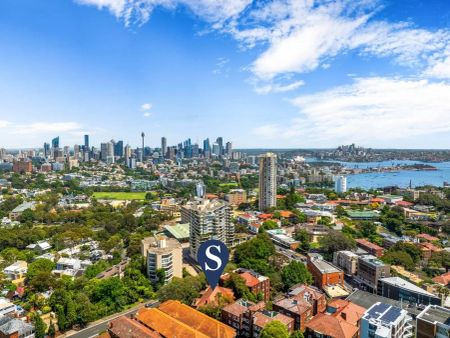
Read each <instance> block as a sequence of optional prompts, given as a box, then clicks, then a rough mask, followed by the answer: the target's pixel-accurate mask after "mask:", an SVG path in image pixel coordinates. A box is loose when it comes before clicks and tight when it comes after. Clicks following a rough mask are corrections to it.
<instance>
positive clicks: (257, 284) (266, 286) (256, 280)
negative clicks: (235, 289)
mask: <svg viewBox="0 0 450 338" xmlns="http://www.w3.org/2000/svg"><path fill="white" fill-rule="evenodd" d="M233 272H234V273H237V274H238V275H239V276H241V277H242V278H243V279H244V280H245V285H246V286H247V287H248V288H249V289H250V291H251V292H252V293H253V294H255V295H258V294H259V293H261V294H262V295H263V299H264V301H266V302H267V301H268V300H269V299H270V279H269V278H268V277H266V276H263V275H261V274H259V273H257V272H255V271H253V270H248V269H242V268H239V269H237V270H234V271H233ZM229 276H230V275H229V274H228V273H226V274H224V275H222V276H221V277H220V284H221V285H222V286H223V285H224V283H225V282H226V280H227V279H228V278H229Z"/></svg>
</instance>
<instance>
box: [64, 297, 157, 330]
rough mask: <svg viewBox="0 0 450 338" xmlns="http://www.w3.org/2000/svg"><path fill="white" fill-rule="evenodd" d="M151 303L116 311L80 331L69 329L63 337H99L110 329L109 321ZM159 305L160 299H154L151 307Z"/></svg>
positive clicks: (130, 313)
mask: <svg viewBox="0 0 450 338" xmlns="http://www.w3.org/2000/svg"><path fill="white" fill-rule="evenodd" d="M148 303H151V301H150V302H146V303H142V304H139V305H136V306H135V307H132V308H131V309H128V310H125V311H123V312H120V313H115V314H113V315H111V316H109V317H106V318H102V319H100V320H98V321H96V322H93V323H91V324H89V325H88V326H87V327H86V328H84V329H82V330H80V331H74V330H72V331H69V332H66V333H65V334H64V335H62V336H61V337H72V338H91V337H97V336H98V335H99V334H100V333H101V332H104V331H106V330H107V329H108V323H109V322H110V321H111V320H113V319H115V318H118V317H121V316H124V315H125V316H131V315H135V314H136V313H137V312H138V311H139V310H140V309H142V308H143V307H145V304H148ZM158 305H159V302H158V301H154V303H152V304H151V306H150V307H157V306H158Z"/></svg>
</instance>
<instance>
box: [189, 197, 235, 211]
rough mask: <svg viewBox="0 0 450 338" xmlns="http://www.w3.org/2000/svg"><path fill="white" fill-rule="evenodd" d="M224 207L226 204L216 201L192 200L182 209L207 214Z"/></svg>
mask: <svg viewBox="0 0 450 338" xmlns="http://www.w3.org/2000/svg"><path fill="white" fill-rule="evenodd" d="M225 205H227V204H226V203H225V202H224V201H221V200H218V199H203V198H195V199H194V200H192V201H189V202H188V203H186V205H184V206H183V207H182V208H183V209H186V210H192V211H197V212H208V211H214V210H216V209H219V208H221V207H223V206H225Z"/></svg>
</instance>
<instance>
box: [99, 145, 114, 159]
mask: <svg viewBox="0 0 450 338" xmlns="http://www.w3.org/2000/svg"><path fill="white" fill-rule="evenodd" d="M100 159H101V160H102V161H103V162H108V163H114V145H113V143H112V142H106V143H101V144H100Z"/></svg>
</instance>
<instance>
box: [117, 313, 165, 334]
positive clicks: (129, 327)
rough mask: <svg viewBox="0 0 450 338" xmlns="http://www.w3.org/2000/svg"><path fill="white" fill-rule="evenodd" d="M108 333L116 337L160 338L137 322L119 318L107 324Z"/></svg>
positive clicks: (122, 317)
mask: <svg viewBox="0 0 450 338" xmlns="http://www.w3.org/2000/svg"><path fill="white" fill-rule="evenodd" d="M109 331H110V332H111V333H112V334H114V336H116V337H143V338H160V337H161V336H160V335H159V334H158V333H156V332H154V331H152V330H150V329H149V328H147V327H145V326H144V325H142V324H140V323H139V322H138V321H136V320H133V319H130V318H128V317H126V316H121V317H118V318H116V319H113V320H112V321H111V322H110V323H109Z"/></svg>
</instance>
